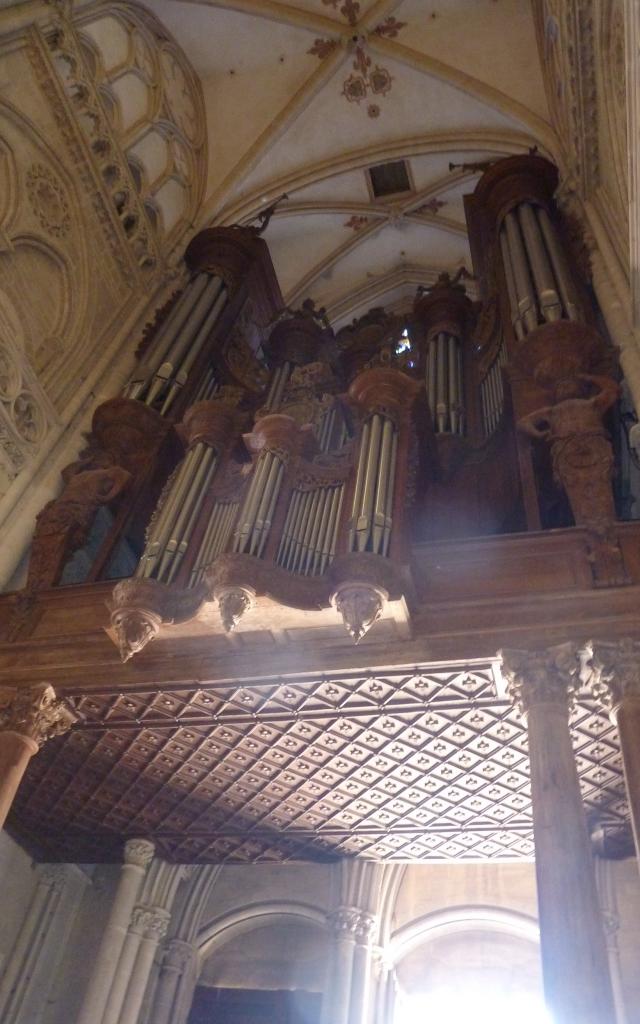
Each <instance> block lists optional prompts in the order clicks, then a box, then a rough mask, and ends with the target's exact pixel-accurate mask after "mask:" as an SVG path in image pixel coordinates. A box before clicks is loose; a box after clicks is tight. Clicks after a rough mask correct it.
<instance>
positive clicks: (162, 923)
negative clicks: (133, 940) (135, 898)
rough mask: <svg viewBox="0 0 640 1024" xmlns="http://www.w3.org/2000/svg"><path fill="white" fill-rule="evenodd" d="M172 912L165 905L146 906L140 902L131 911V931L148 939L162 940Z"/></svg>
mask: <svg viewBox="0 0 640 1024" xmlns="http://www.w3.org/2000/svg"><path fill="white" fill-rule="evenodd" d="M170 920H171V914H170V913H169V911H168V910H164V908H163V907H145V906H143V905H142V904H139V905H138V906H137V907H134V908H133V911H132V913H131V931H134V932H137V933H138V934H139V935H142V936H143V937H144V938H146V939H154V940H155V941H156V942H160V940H161V939H163V938H164V937H165V935H166V934H167V928H168V927H169V921H170Z"/></svg>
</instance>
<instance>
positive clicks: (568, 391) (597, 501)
mask: <svg viewBox="0 0 640 1024" xmlns="http://www.w3.org/2000/svg"><path fill="white" fill-rule="evenodd" d="M589 387H591V389H593V388H597V389H598V390H597V391H596V393H595V394H592V395H591V396H589V397H587V395H586V393H587V391H588V388H589ZM617 397H618V385H617V384H616V382H615V381H613V380H611V378H610V377H602V376H594V375H591V374H586V373H581V374H578V375H577V376H576V377H571V378H568V379H565V380H561V381H559V382H558V383H557V384H556V386H555V389H554V399H555V401H554V403H553V405H547V406H545V407H544V408H542V409H536V411H535V412H532V413H530V414H529V415H528V416H525V417H524V419H522V420H520V422H519V423H518V428H519V429H520V430H522V431H523V432H524V433H526V434H529V436H530V437H534V438H538V439H540V440H544V441H548V442H549V444H550V446H551V458H552V460H553V472H554V476H555V479H556V480H557V482H558V483H559V484H560V485H561V486H562V487H563V488H564V490H565V492H566V495H567V498H568V499H569V504H570V505H571V511H572V512H573V517H574V519H575V522H576V525H577V526H588V527H590V528H592V529H595V530H603V529H606V527H607V526H608V524H610V523H612V522H614V521H615V518H616V514H615V507H614V503H613V491H612V489H611V480H612V477H613V450H612V447H611V442H610V441H609V437H608V435H607V431H606V430H605V427H604V424H603V422H602V417H603V416H604V414H605V413H606V412H607V410H608V409H610V408H611V406H612V405H613V404H614V402H615V401H616V399H617Z"/></svg>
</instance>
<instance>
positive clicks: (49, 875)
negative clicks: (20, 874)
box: [38, 864, 69, 895]
mask: <svg viewBox="0 0 640 1024" xmlns="http://www.w3.org/2000/svg"><path fill="white" fill-rule="evenodd" d="M38 871H39V874H40V885H42V886H44V888H45V889H49V890H50V891H51V892H52V893H54V894H56V895H58V894H59V893H61V892H63V891H64V888H65V886H66V884H67V879H68V877H69V867H68V865H67V864H41V865H40V866H39V869H38Z"/></svg>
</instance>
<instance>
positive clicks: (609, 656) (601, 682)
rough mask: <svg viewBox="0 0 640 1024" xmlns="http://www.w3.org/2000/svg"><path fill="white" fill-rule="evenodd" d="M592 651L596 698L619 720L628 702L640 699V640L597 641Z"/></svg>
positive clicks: (627, 638) (593, 689)
mask: <svg viewBox="0 0 640 1024" xmlns="http://www.w3.org/2000/svg"><path fill="white" fill-rule="evenodd" d="M591 650H592V659H591V668H592V669H593V673H592V676H591V689H592V692H593V695H594V697H595V698H596V700H598V701H599V702H600V703H601V704H602V705H603V706H604V707H605V708H606V709H607V711H609V712H610V713H611V715H612V717H614V718H615V716H616V714H617V712H618V710H619V708H620V705H621V704H622V702H623V701H624V700H627V699H631V700H634V699H638V698H640V640H634V639H632V638H631V637H625V638H624V639H623V640H616V641H613V642H609V641H597V642H594V643H592V645H591Z"/></svg>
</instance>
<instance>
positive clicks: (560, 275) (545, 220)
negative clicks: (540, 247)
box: [535, 206, 579, 320]
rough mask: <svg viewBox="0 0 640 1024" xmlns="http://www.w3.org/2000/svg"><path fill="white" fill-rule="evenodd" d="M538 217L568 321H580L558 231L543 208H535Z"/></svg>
mask: <svg viewBox="0 0 640 1024" xmlns="http://www.w3.org/2000/svg"><path fill="white" fill-rule="evenodd" d="M535 212H536V216H537V218H538V222H539V224H540V229H541V231H542V235H543V237H544V240H545V243H546V246H547V249H548V251H549V256H550V257H551V263H552V264H553V272H554V275H555V279H556V282H557V284H558V291H559V292H560V297H561V298H562V304H563V306H564V311H565V315H566V318H567V320H578V319H579V315H578V307H577V305H576V302H575V299H574V298H573V284H572V281H571V272H570V270H569V267H568V265H567V261H566V258H565V255H564V252H563V250H562V246H561V245H560V244H559V242H558V236H557V234H556V229H555V228H554V226H553V224H552V223H551V218H550V217H549V214H548V213H547V211H546V210H545V209H544V207H543V206H536V207H535Z"/></svg>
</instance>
